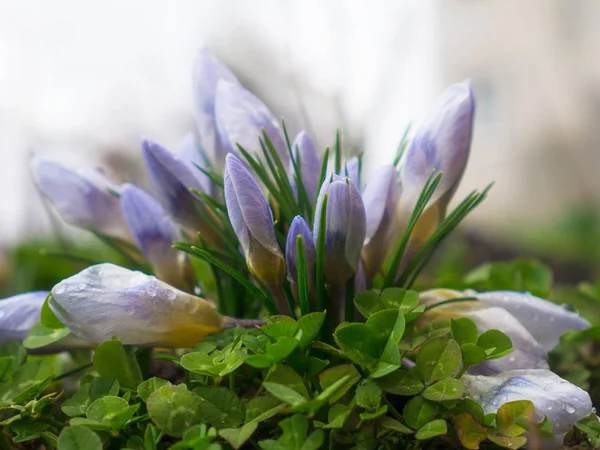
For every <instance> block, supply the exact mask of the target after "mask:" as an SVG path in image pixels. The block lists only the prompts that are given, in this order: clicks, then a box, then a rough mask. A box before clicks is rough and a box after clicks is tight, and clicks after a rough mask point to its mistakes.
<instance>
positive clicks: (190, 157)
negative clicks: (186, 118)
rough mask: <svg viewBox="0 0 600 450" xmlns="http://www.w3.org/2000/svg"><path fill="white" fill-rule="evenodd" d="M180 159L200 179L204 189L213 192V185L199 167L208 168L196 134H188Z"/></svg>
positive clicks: (180, 152) (180, 150)
mask: <svg viewBox="0 0 600 450" xmlns="http://www.w3.org/2000/svg"><path fill="white" fill-rule="evenodd" d="M178 157H179V159H180V160H182V161H183V162H184V163H185V164H186V165H187V166H188V167H189V168H190V171H191V172H192V174H193V175H194V176H195V177H196V178H197V179H198V182H199V183H200V185H201V186H204V189H205V190H206V191H207V192H210V193H212V192H213V188H214V186H213V183H212V181H211V180H210V178H208V177H207V176H206V175H205V174H204V173H203V172H202V171H201V170H200V169H198V167H202V168H204V167H205V166H206V162H205V161H204V159H203V157H202V154H201V148H200V143H199V142H198V139H196V136H194V133H188V134H187V135H186V136H185V138H184V140H183V144H182V145H181V147H180V149H179V153H178Z"/></svg>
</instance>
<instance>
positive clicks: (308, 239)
mask: <svg viewBox="0 0 600 450" xmlns="http://www.w3.org/2000/svg"><path fill="white" fill-rule="evenodd" d="M298 236H302V244H303V248H304V256H305V261H306V281H307V285H308V296H309V298H311V299H312V298H314V293H315V264H316V261H317V253H316V251H315V246H314V244H313V237H312V232H311V231H310V227H309V226H308V224H307V223H306V221H305V220H304V219H303V218H302V217H300V216H296V217H294V220H292V223H291V225H290V229H289V231H288V235H287V242H286V245H285V262H286V264H287V270H288V277H289V279H290V281H291V282H292V285H293V286H294V289H295V290H296V291H297V289H298V287H297V286H298V245H297V239H298Z"/></svg>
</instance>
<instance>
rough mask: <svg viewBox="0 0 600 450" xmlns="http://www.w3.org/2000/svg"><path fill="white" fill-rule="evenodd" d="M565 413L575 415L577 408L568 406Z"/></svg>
mask: <svg viewBox="0 0 600 450" xmlns="http://www.w3.org/2000/svg"><path fill="white" fill-rule="evenodd" d="M565 411H567V413H568V414H573V413H574V412H575V408H573V407H572V406H569V405H567V407H566V408H565Z"/></svg>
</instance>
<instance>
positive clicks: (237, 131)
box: [215, 80, 289, 167]
mask: <svg viewBox="0 0 600 450" xmlns="http://www.w3.org/2000/svg"><path fill="white" fill-rule="evenodd" d="M215 117H216V120H217V129H218V131H219V136H220V139H221V143H222V145H223V149H224V150H225V151H226V152H227V153H231V152H233V153H235V154H238V153H239V152H238V148H237V145H236V144H239V145H241V146H242V147H243V148H244V149H245V150H246V151H248V152H249V153H250V154H254V153H258V154H259V155H260V154H262V150H261V146H260V142H259V138H262V131H261V128H264V129H265V131H266V133H267V135H268V136H269V138H270V140H271V142H272V143H273V146H274V147H275V150H276V151H277V154H278V155H279V158H280V159H281V162H282V163H283V165H284V167H287V165H288V164H289V155H288V150H287V145H286V143H285V140H284V138H283V135H282V132H281V127H280V125H279V121H278V120H277V118H276V117H275V116H274V115H273V113H272V112H271V111H269V109H268V108H267V106H266V105H265V104H264V103H263V102H261V101H260V100H259V99H258V98H257V97H256V96H254V94H252V93H251V92H250V91H248V90H247V89H245V88H244V87H243V86H241V85H240V84H239V83H232V82H229V81H224V80H220V81H219V83H218V85H217V95H216V102H215ZM265 145H266V143H265Z"/></svg>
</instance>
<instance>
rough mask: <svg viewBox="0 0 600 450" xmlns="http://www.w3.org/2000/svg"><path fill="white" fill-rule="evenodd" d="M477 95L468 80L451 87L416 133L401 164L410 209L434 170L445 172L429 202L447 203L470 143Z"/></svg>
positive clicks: (459, 177) (457, 182) (460, 176)
mask: <svg viewBox="0 0 600 450" xmlns="http://www.w3.org/2000/svg"><path fill="white" fill-rule="evenodd" d="M474 111H475V98H474V96H473V90H472V88H471V83H470V82H469V81H464V82H462V83H456V84H453V85H452V86H450V87H449V88H448V89H447V90H446V91H445V92H444V94H443V95H442V96H441V98H440V99H439V100H438V102H437V104H436V105H435V107H434V109H433V111H432V112H431V113H430V114H429V116H428V117H427V118H426V120H425V121H424V122H423V124H422V125H421V127H420V128H419V129H418V131H417V133H416V134H415V136H414V138H413V141H412V143H411V144H410V146H409V148H408V150H407V152H406V155H405V158H404V160H403V163H402V167H401V172H400V178H401V180H402V189H403V198H404V196H406V200H408V206H409V208H410V209H412V207H413V206H414V203H415V202H416V199H417V197H418V196H419V194H420V193H421V190H422V189H423V186H424V185H425V181H426V180H427V178H428V177H429V175H430V174H431V172H432V171H435V172H443V173H444V174H443V176H442V179H441V181H440V184H439V185H438V187H437V189H436V191H435V193H434V194H433V197H432V198H431V200H430V204H434V203H436V202H437V201H438V200H440V199H441V198H444V201H445V202H446V203H447V202H449V200H450V197H451V195H452V194H453V192H454V190H455V189H456V187H457V186H458V184H459V183H460V180H461V178H462V174H463V172H464V170H465V166H466V164H467V160H468V157H469V149H470V146H471V135H472V129H473V116H474Z"/></svg>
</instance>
